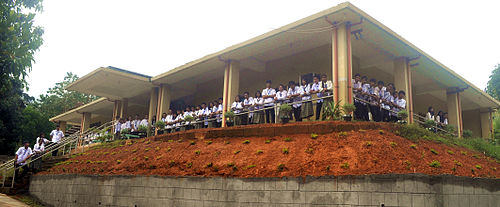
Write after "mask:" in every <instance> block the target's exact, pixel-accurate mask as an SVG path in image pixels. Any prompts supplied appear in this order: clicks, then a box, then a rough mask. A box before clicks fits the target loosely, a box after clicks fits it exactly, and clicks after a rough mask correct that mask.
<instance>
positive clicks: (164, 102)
mask: <svg viewBox="0 0 500 207" xmlns="http://www.w3.org/2000/svg"><path fill="white" fill-rule="evenodd" d="M171 95H172V93H171V91H170V86H168V85H166V84H161V85H160V87H159V88H158V108H157V109H156V121H158V120H159V119H160V118H161V114H163V113H166V112H168V110H169V109H170V101H172V100H171ZM152 120H153V117H152V116H150V117H149V123H152Z"/></svg>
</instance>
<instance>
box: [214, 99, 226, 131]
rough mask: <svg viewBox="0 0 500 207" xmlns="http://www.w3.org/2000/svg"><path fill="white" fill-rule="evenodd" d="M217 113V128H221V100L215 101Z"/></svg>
mask: <svg viewBox="0 0 500 207" xmlns="http://www.w3.org/2000/svg"><path fill="white" fill-rule="evenodd" d="M217 102H218V104H217V112H216V114H217V115H216V117H217V127H221V126H222V111H223V110H224V108H223V105H222V98H219V99H218V100H217Z"/></svg>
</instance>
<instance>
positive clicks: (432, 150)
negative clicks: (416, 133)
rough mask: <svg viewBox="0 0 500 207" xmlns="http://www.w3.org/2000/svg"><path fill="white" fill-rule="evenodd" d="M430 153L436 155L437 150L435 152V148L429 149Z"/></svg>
mask: <svg viewBox="0 0 500 207" xmlns="http://www.w3.org/2000/svg"><path fill="white" fill-rule="evenodd" d="M431 152H432V154H435V155H438V154H439V152H437V151H436V150H435V149H431Z"/></svg>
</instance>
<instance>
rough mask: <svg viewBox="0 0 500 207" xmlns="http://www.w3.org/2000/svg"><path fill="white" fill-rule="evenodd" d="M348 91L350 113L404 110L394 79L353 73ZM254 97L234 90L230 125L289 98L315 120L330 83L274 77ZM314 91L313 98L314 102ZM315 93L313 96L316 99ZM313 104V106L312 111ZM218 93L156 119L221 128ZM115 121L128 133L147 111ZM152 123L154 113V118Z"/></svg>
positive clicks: (364, 116) (251, 120) (270, 114)
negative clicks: (275, 82)
mask: <svg viewBox="0 0 500 207" xmlns="http://www.w3.org/2000/svg"><path fill="white" fill-rule="evenodd" d="M352 90H353V94H354V97H355V98H354V105H355V106H356V110H355V111H354V117H355V119H357V120H364V121H370V120H372V121H376V122H380V121H384V122H395V121H397V120H398V115H397V113H398V112H399V111H401V110H405V109H406V100H405V96H406V93H405V91H403V90H397V89H396V87H395V85H394V84H393V83H387V84H385V83H384V82H383V81H377V80H375V79H373V78H372V79H368V77H367V76H361V75H360V74H356V75H355V76H354V78H353V79H352ZM253 95H254V96H253V97H252V96H251V95H250V93H249V92H244V93H243V94H242V95H237V96H236V97H235V98H234V102H233V103H231V104H230V105H229V106H230V109H231V111H233V112H234V114H235V118H234V125H246V124H261V123H274V122H275V118H276V117H275V116H276V114H278V113H275V106H276V105H280V104H284V103H288V104H290V105H291V107H292V113H291V118H293V119H294V120H295V121H302V120H303V119H307V120H311V119H315V120H319V119H320V114H321V113H322V111H323V110H324V107H325V105H326V104H324V103H325V102H331V101H332V95H333V82H332V81H330V80H328V79H327V76H326V75H325V74H323V75H320V76H314V77H313V80H312V82H308V80H307V79H302V80H301V82H300V83H296V82H295V81H289V82H288V84H287V85H286V86H285V85H283V84H278V87H277V88H274V87H273V86H272V81H271V80H268V81H266V82H265V88H264V89H263V90H262V91H256V92H255V93H254V94H253ZM313 95H315V96H316V97H317V99H314V100H315V103H313V97H312V96H313ZM316 97H314V98H316ZM313 104H315V105H316V110H315V111H314V107H313ZM429 111H430V112H429V113H428V115H429V114H430V115H429V116H430V117H429V119H433V120H435V121H436V122H437V123H441V124H447V118H445V117H446V113H444V112H442V111H440V112H439V113H438V114H437V115H434V112H433V109H432V111H431V109H429ZM222 112H223V106H222V98H219V99H217V100H214V101H212V102H209V103H208V104H207V103H201V104H200V105H197V106H193V105H188V106H186V107H185V109H184V110H183V109H180V108H178V109H170V110H169V111H168V112H167V113H163V114H162V115H161V118H160V119H159V120H161V121H163V122H164V123H165V129H164V131H166V132H174V131H180V130H183V129H185V128H196V129H197V128H212V127H220V126H221V123H222V117H223V115H222ZM188 116H190V117H192V118H190V119H186V118H187V117H188ZM117 120H119V121H118V122H117V123H116V124H115V133H119V132H120V131H121V130H123V129H129V130H130V131H131V132H134V131H138V128H139V126H141V125H143V126H148V124H149V123H148V116H147V115H145V116H144V118H143V119H140V118H139V115H136V117H135V119H132V117H129V118H128V119H123V118H122V119H120V118H119V117H117ZM152 120H153V123H151V125H150V126H154V123H155V121H156V117H153V119H152Z"/></svg>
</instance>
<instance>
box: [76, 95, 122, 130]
mask: <svg viewBox="0 0 500 207" xmlns="http://www.w3.org/2000/svg"><path fill="white" fill-rule="evenodd" d="M121 107H122V101H120V100H115V105H114V106H113V117H111V120H113V125H112V127H111V132H114V131H115V123H116V121H118V120H117V119H116V117H117V116H118V117H120V112H121ZM80 126H81V125H80Z"/></svg>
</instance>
